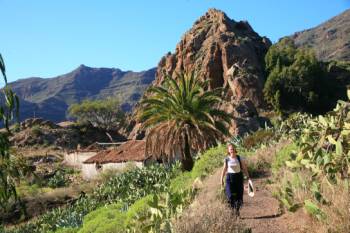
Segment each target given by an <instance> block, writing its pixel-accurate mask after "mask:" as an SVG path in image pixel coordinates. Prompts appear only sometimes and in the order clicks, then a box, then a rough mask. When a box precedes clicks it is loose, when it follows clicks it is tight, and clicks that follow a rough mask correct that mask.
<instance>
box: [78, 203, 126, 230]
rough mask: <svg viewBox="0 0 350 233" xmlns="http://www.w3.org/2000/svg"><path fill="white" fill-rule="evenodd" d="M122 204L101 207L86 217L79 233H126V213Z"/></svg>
mask: <svg viewBox="0 0 350 233" xmlns="http://www.w3.org/2000/svg"><path fill="white" fill-rule="evenodd" d="M122 209H123V206H122V205H121V204H113V205H108V206H104V207H101V208H99V209H97V210H96V211H93V212H91V213H89V214H88V215H86V217H85V218H84V225H83V228H81V230H79V231H78V233H124V232H125V226H124V225H125V217H126V216H125V215H126V214H125V212H122Z"/></svg>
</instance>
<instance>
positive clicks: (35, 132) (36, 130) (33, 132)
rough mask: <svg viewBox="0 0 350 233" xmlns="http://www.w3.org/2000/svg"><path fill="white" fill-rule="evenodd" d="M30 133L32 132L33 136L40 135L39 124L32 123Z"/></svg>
mask: <svg viewBox="0 0 350 233" xmlns="http://www.w3.org/2000/svg"><path fill="white" fill-rule="evenodd" d="M32 134H33V135H34V136H35V137H38V136H40V135H42V130H41V128H40V126H39V125H34V126H33V127H32Z"/></svg>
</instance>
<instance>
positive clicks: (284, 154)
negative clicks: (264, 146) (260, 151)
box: [271, 143, 298, 172]
mask: <svg viewBox="0 0 350 233" xmlns="http://www.w3.org/2000/svg"><path fill="white" fill-rule="evenodd" d="M297 149H298V147H297V145H296V144H295V143H291V144H289V145H287V146H285V147H283V148H282V149H281V150H280V151H278V152H277V153H276V156H275V159H274V161H273V163H272V166H271V167H272V172H277V171H278V170H279V169H280V168H281V167H283V166H284V165H285V163H286V161H288V160H290V159H291V158H292V155H293V154H294V153H295V151H296V150H297Z"/></svg>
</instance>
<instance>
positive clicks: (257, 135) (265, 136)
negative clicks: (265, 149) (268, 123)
mask: <svg viewBox="0 0 350 233" xmlns="http://www.w3.org/2000/svg"><path fill="white" fill-rule="evenodd" d="M274 135H275V132H274V131H273V130H272V129H260V130H258V131H256V132H254V133H252V134H250V135H248V136H246V137H244V139H243V142H242V146H243V147H244V148H245V149H247V150H251V149H254V148H256V147H257V146H260V145H261V144H266V143H268V142H270V140H271V139H272V138H273V137H274Z"/></svg>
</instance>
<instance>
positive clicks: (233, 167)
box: [225, 156, 245, 173]
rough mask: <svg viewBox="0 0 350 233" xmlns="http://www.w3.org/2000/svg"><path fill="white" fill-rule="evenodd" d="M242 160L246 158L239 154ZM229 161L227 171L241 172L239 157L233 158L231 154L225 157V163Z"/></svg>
mask: <svg viewBox="0 0 350 233" xmlns="http://www.w3.org/2000/svg"><path fill="white" fill-rule="evenodd" d="M239 158H240V160H241V162H242V160H244V159H245V158H244V157H242V156H239ZM226 161H227V173H239V172H241V166H240V164H239V161H238V158H237V157H236V158H234V159H233V158H231V157H230V156H228V157H226V158H225V163H226Z"/></svg>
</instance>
